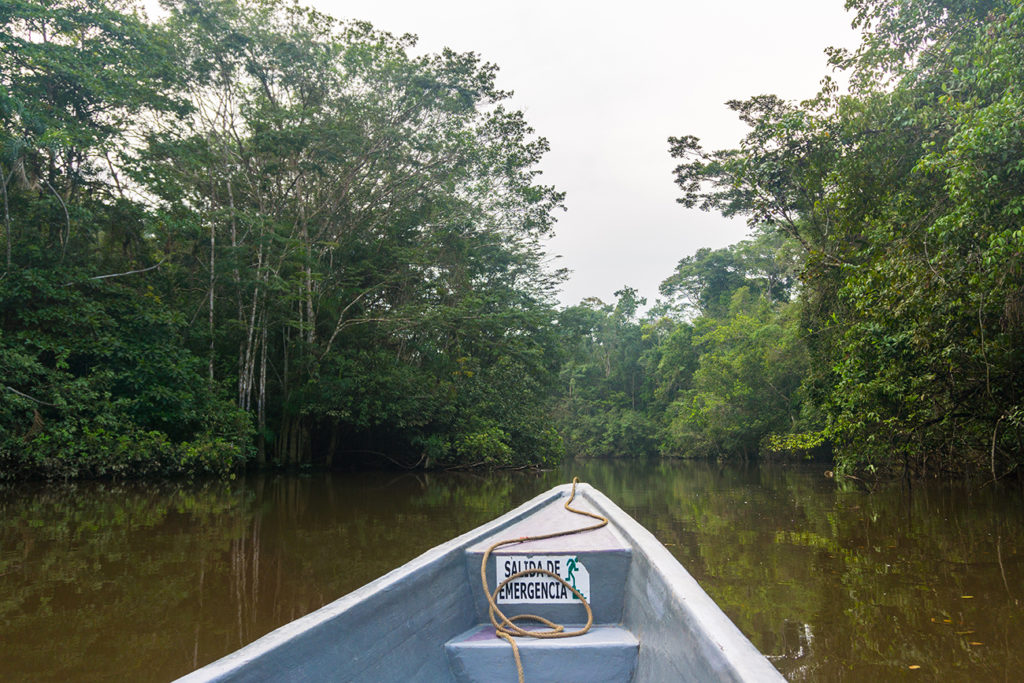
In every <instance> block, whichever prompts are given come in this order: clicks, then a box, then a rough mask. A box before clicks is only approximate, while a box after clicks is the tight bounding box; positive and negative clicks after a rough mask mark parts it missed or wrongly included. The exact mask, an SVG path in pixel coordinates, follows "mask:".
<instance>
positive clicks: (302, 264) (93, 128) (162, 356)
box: [0, 0, 561, 477]
mask: <svg viewBox="0 0 1024 683" xmlns="http://www.w3.org/2000/svg"><path fill="white" fill-rule="evenodd" d="M166 9H167V10H168V12H169V15H168V16H167V18H166V19H165V20H163V21H161V22H159V23H150V22H147V21H146V20H144V19H143V18H142V17H141V15H140V14H139V11H138V8H137V7H136V6H135V5H133V4H132V3H131V2H130V1H125V2H122V1H121V0H88V1H83V0H61V1H59V2H42V1H41V0H14V1H13V2H5V3H4V5H3V9H2V10H0V74H2V81H0V117H2V121H3V137H2V139H0V148H2V156H0V172H2V176H3V182H2V183H0V186H2V187H3V197H2V200H3V234H4V254H3V257H4V262H3V272H2V276H0V320H2V337H0V377H2V378H3V387H2V392H3V396H2V399H0V430H2V432H0V434H2V436H0V459H2V461H3V463H2V468H3V472H4V474H5V476H8V477H10V476H18V475H19V474H21V473H34V474H43V475H47V476H63V477H69V476H78V475H117V474H121V473H129V472H131V473H144V472H155V473H162V472H193V471H227V470H231V469H233V468H234V467H236V466H237V465H239V464H241V463H243V462H245V461H248V460H255V461H257V462H260V463H264V462H267V463H270V462H278V463H286V464H299V463H311V462H314V461H315V462H320V463H326V464H339V463H341V462H342V461H344V460H345V459H352V458H357V457H358V458H363V459H369V460H372V459H373V458H386V457H396V456H391V455H390V454H394V453H398V454H400V455H399V456H397V458H399V459H402V458H404V457H406V456H405V455H402V454H406V453H414V454H415V457H414V458H413V462H415V461H416V460H420V461H421V462H423V463H426V464H435V463H437V464H454V463H467V464H475V463H485V464H490V463H501V464H525V463H543V462H548V461H550V460H552V459H556V458H558V457H559V456H560V455H561V447H560V442H559V439H558V436H557V433H556V432H555V431H554V425H553V423H552V422H551V421H550V419H549V418H548V417H547V416H546V406H545V404H546V400H547V398H546V397H547V396H548V395H549V394H550V393H551V391H552V386H553V384H552V379H553V377H554V376H555V373H556V372H557V367H558V359H557V354H556V353H555V349H556V346H555V345H554V344H553V343H552V342H551V341H550V337H551V335H552V328H551V320H552V319H553V317H554V309H553V307H552V304H551V292H552V290H553V288H554V286H555V285H556V284H557V283H558V282H559V280H560V277H561V275H560V274H559V273H557V272H555V273H552V272H548V271H546V270H545V269H544V268H542V265H541V257H542V254H541V251H540V249H539V246H538V242H539V239H540V238H541V237H542V236H544V235H545V234H546V233H547V232H548V231H549V230H550V229H551V226H552V223H553V212H554V210H555V209H557V208H559V207H560V204H561V195H560V194H559V193H557V192H556V191H555V190H554V189H552V188H550V187H546V186H543V185H541V184H539V183H538V182H537V179H536V175H537V171H535V170H534V167H535V165H536V163H537V161H538V160H539V158H540V157H541V155H542V154H543V153H544V152H545V151H546V148H547V143H546V142H545V141H544V140H543V139H542V138H537V137H535V136H534V135H533V131H532V130H531V129H530V127H529V126H528V125H527V124H526V122H525V120H524V118H523V116H522V114H521V113H519V112H517V111H512V110H509V109H507V108H506V107H505V106H503V104H502V101H503V100H504V99H506V97H507V94H506V93H504V92H501V91H500V90H498V89H496V87H495V83H494V80H495V74H496V68H495V67H494V66H492V65H490V64H486V63H483V62H481V61H480V60H479V59H478V58H477V57H476V56H475V55H473V54H457V53H454V52H449V51H445V52H443V53H442V54H438V55H429V56H425V57H413V56H410V54H409V48H411V47H412V46H413V44H414V41H415V39H414V38H412V37H410V36H402V37H395V36H392V35H389V34H387V33H382V32H379V31H376V30H374V29H373V28H372V27H370V26H369V25H367V24H363V23H341V22H337V21H334V20H333V19H331V18H329V17H326V16H323V15H321V14H318V13H316V12H314V11H312V10H308V9H304V8H301V7H299V6H296V5H292V4H288V3H285V2H249V1H248V0H240V1H239V2H234V0H225V1H221V0H214V1H207V0H182V1H181V2H170V3H167V4H166ZM385 454H388V455H385Z"/></svg>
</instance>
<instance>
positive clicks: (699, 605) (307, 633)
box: [179, 484, 783, 683]
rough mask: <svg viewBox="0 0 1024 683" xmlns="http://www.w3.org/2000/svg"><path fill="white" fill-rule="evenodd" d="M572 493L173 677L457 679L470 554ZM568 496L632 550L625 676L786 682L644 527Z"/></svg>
mask: <svg viewBox="0 0 1024 683" xmlns="http://www.w3.org/2000/svg"><path fill="white" fill-rule="evenodd" d="M570 488H571V487H570V486H569V485H565V486H559V487H556V488H554V489H552V490H550V491H548V492H546V493H543V494H541V495H539V496H537V497H535V498H533V499H532V500H530V501H528V502H526V503H524V504H523V505H521V506H519V507H518V508H516V509H514V510H512V511H511V512H508V513H506V514H505V515H502V516H501V517H499V518H498V519H495V520H494V521H492V522H490V523H488V524H485V525H483V526H480V527H477V528H476V529H474V530H472V531H470V532H468V533H466V534H463V535H461V536H459V537H457V538H455V539H452V540H451V541H449V542H447V543H444V544H442V545H440V546H437V547H435V548H433V549H431V550H429V551H427V552H426V553H424V554H423V555H421V556H419V557H418V558H416V559H415V560H412V561H411V562H409V563H407V564H405V565H403V566H401V567H399V568H398V569H395V570H394V571H392V572H390V573H388V574H386V575H384V576H382V577H381V578H379V579H377V580H376V581H373V582H371V583H369V584H367V585H366V586H363V587H362V588H360V589H359V590H356V591H354V592H352V593H349V594H348V595H346V596H344V597H342V598H339V599H338V600H336V601H334V602H332V603H330V604H329V605H326V606H324V607H322V608H321V609H319V610H316V611H315V612H312V613H310V614H308V615H306V616H305V617H302V618H300V619H297V620H296V621H293V622H291V623H289V624H286V625H284V626H282V627H281V628H279V629H277V630H275V631H273V632H271V633H269V634H267V635H266V636H264V637H262V638H260V639H259V640H256V641H255V642H253V643H251V644H249V645H247V646H246V647H244V648H242V649H240V650H238V651H237V652H234V653H232V654H230V655H228V656H226V657H224V658H222V659H220V660H217V661H215V662H213V663H212V664H209V665H208V666H205V667H203V668H201V669H199V670H197V671H195V672H193V673H191V674H189V675H188V676H185V677H184V678H181V679H179V680H180V681H185V682H188V683H195V682H198V681H264V680H274V681H317V680H331V681H454V680H455V679H454V678H453V675H452V673H451V670H450V667H449V662H448V660H447V658H446V655H445V647H444V645H445V643H446V642H448V641H449V640H451V639H453V638H455V637H456V636H458V635H459V634H460V633H463V632H465V631H466V630H467V629H470V628H472V627H473V625H474V624H477V623H479V622H480V619H479V613H478V611H477V608H476V606H475V603H474V594H473V587H474V582H475V583H479V575H478V574H473V573H472V572H469V571H467V562H466V551H467V549H468V548H470V547H471V546H474V545H478V544H479V543H481V542H482V541H484V540H486V539H488V538H491V537H494V536H495V535H500V532H501V531H502V530H503V529H505V528H507V527H509V526H511V525H513V524H516V523H518V522H520V521H522V520H524V519H525V518H527V517H529V516H530V515H531V514H533V513H535V512H536V511H537V510H539V509H541V508H543V507H545V506H548V505H550V504H551V503H552V502H554V501H556V500H557V499H559V498H566V497H567V496H568V495H569V493H570ZM577 498H578V499H579V498H582V499H583V500H584V501H586V502H587V503H589V504H590V506H591V507H592V508H593V509H596V510H598V511H600V512H601V513H602V514H604V515H605V516H606V517H608V518H609V520H611V523H612V524H613V525H614V526H615V528H616V529H617V531H618V532H619V533H620V534H621V535H622V537H623V538H625V539H626V540H627V541H628V542H629V544H630V545H631V546H632V550H633V555H632V563H631V565H630V567H629V571H628V575H627V577H626V580H625V588H624V595H623V607H622V624H621V626H622V627H623V628H625V629H628V630H629V631H631V632H632V633H633V634H634V635H635V636H636V638H637V639H638V640H639V642H640V647H639V656H638V659H637V662H636V668H635V673H634V676H633V679H632V680H634V681H659V682H660V681H716V680H719V681H772V680H783V679H782V677H781V676H780V675H779V673H778V671H776V670H775V668H774V667H773V666H772V665H771V663H770V662H769V661H768V660H767V659H766V658H765V657H764V656H763V655H762V654H761V653H760V652H758V650H757V649H756V648H755V647H754V646H753V644H751V642H750V641H749V640H748V639H747V638H746V637H745V636H744V635H743V634H742V633H741V632H740V631H739V629H738V628H736V626H735V625H734V624H733V623H732V622H731V621H730V620H729V618H728V617H727V616H726V615H725V614H724V613H723V612H722V610H721V609H720V608H719V607H718V605H716V604H715V602H714V601H713V600H712V599H711V598H710V597H709V596H708V595H707V593H705V592H704V590H703V589H702V588H701V587H700V586H699V585H698V584H697V582H696V581H695V580H694V579H693V577H692V576H690V574H689V573H688V572H687V571H686V570H685V569H684V568H683V567H682V565H680V564H679V562H678V561H677V560H676V559H675V558H674V557H673V556H672V554H671V553H670V552H669V551H668V549H666V548H665V547H664V546H663V545H662V544H661V543H660V542H658V540H657V539H656V538H655V537H654V536H653V535H652V534H651V533H650V532H649V531H647V530H646V529H645V528H644V527H643V526H641V525H640V524H639V523H637V522H636V521H635V520H634V519H633V518H632V517H630V516H629V515H627V514H626V513H625V512H623V511H622V509H620V508H619V507H618V506H617V505H615V503H613V502H612V501H611V500H609V499H608V498H607V497H606V496H604V495H603V494H601V493H600V492H599V491H597V490H596V489H594V488H593V487H590V486H588V485H586V484H580V485H579V486H578V489H577ZM509 658H510V659H511V653H510V654H509ZM567 666H571V663H567ZM552 674H553V678H554V679H555V680H557V679H558V678H559V676H558V675H557V672H552Z"/></svg>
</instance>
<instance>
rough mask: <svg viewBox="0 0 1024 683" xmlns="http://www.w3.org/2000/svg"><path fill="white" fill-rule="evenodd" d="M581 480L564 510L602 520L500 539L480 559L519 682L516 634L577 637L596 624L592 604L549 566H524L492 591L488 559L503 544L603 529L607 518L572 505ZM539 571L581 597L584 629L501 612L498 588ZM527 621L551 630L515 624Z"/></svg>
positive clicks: (489, 600) (495, 621)
mask: <svg viewBox="0 0 1024 683" xmlns="http://www.w3.org/2000/svg"><path fill="white" fill-rule="evenodd" d="M578 482H579V477H573V478H572V494H571V495H570V496H569V500H567V501H565V509H566V510H568V511H569V512H574V513H576V514H577V515H583V516H585V517H591V518H593V519H597V520H600V521H599V523H597V524H593V525H591V526H587V527H583V528H580V529H569V530H568V531H556V532H554V533H550V534H541V535H540V536H521V537H519V538H510V539H507V540H504V541H498V542H497V543H495V544H493V545H492V546H491V547H489V548H488V549H487V550H486V551H485V552H484V557H483V560H481V561H480V582H481V584H482V585H483V588H484V595H485V596H487V604H488V605H489V609H488V614H489V616H490V618H491V623H492V624H494V631H495V633H496V634H497V635H498V637H500V638H504V639H505V640H507V641H508V642H509V644H510V645H511V646H512V656H513V657H515V660H516V671H517V672H518V673H519V683H523V661H522V659H521V658H520V656H519V646H518V645H516V641H515V640H514V637H520V636H521V637H527V638H572V637H574V636H582V635H583V634H584V633H586V632H587V631H589V630H590V627H591V626H593V624H594V612H593V610H591V609H590V605H589V604H587V599H586V598H584V597H583V595H582V594H581V593H580V592H579V591H578V590H576V588H575V587H574V586H573V585H572V584H570V583H569V582H568V581H566V580H565V579H563V578H562V577H561V576H559V575H558V574H555V573H554V572H552V571H548V570H547V569H540V568H534V569H524V570H523V571H521V572H516V573H515V574H512V575H511V576H508V577H507V578H505V580H503V581H502V582H501V583H499V584H498V585H497V586H496V587H495V588H494V592H493V593H492V592H491V591H490V590H489V589H488V588H487V559H488V558H489V557H490V556H491V553H492V552H494V551H495V550H496V549H497V548H500V547H502V546H506V545H512V544H513V543H525V542H526V541H541V540H544V539H546V538H557V537H559V536H571V535H572V534H582V533H583V532H585V531H594V530H595V529H600V528H601V527H603V526H605V525H607V524H608V518H607V517H604V516H602V515H599V514H597V513H594V512H587V511H586V510H579V509H577V508H574V507H570V505H569V504H570V503H572V501H573V499H574V498H576V484H577V483H578ZM495 571H497V570H495ZM537 574H546V575H547V576H551V577H554V578H555V579H558V581H559V582H561V583H562V585H564V586H565V587H566V588H568V589H569V590H571V591H572V592H573V594H574V595H575V596H576V597H577V598H578V599H579V601H580V602H581V603H583V606H584V607H585V608H586V610H587V623H586V625H585V626H583V628H581V629H579V630H577V631H566V630H565V626H563V625H561V624H556V623H554V622H552V621H550V620H548V619H545V618H544V617H541V616H538V615H536V614H520V615H517V616H514V617H508V616H505V613H504V612H502V611H501V608H499V607H498V604H497V597H498V593H499V591H501V589H502V588H504V587H505V585H506V584H507V583H509V582H510V581H514V580H515V579H518V578H520V577H523V576H533V575H537ZM527 620H528V621H536V622H539V623H541V624H544V625H545V626H547V627H548V629H550V630H547V631H543V630H541V631H527V630H526V629H523V628H521V627H519V626H517V625H516V624H515V623H513V622H516V621H527Z"/></svg>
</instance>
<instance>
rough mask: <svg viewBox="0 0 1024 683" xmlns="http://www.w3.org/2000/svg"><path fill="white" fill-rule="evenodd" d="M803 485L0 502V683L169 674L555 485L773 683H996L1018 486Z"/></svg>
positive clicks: (1015, 620) (757, 477) (508, 476)
mask: <svg viewBox="0 0 1024 683" xmlns="http://www.w3.org/2000/svg"><path fill="white" fill-rule="evenodd" d="M823 469H824V468H823V467H821V466H804V465H800V466H783V465H767V464H765V465H761V466H758V465H748V466H732V465H730V466H719V465H715V464H712V463H707V462H682V463H680V462H667V461H649V462H641V461H611V460H592V461H577V462H570V463H567V464H566V465H564V466H563V467H562V468H560V469H559V470H555V471H548V472H541V473H534V472H496V473H454V472H452V473H420V474H415V473H408V474H396V473H380V472H377V473H361V474H338V473H335V474H330V473H313V474H308V475H273V474H269V475H259V476H252V477H248V478H245V479H242V480H239V481H236V482H231V483H224V482H208V483H198V484H185V483H182V484H159V485H158V484H143V483H126V484H110V483H88V484H76V485H68V486H54V485H49V486H20V487H17V488H9V489H6V490H4V491H2V492H0V510H2V515H0V642H2V643H3V650H4V654H3V657H0V679H3V680H111V679H130V680H139V681H162V680H169V679H172V678H174V677H176V676H179V675H182V674H184V673H187V672H188V671H190V670H192V669H193V668H195V667H197V666H201V665H203V664H205V663H207V662H210V661H212V660H214V659H216V658H218V657H220V656H222V655H224V654H227V653H228V652H231V651H233V650H235V649H237V648H239V647H241V646H242V645H244V644H246V643H248V642H251V641H252V640H254V639H256V638H258V637H259V636H261V635H263V634H264V633H267V632H269V631H270V630H272V629H274V628H276V627H277V626H280V625H282V624H284V623H287V622H288V621H291V620H292V619H295V618H297V617H299V616H302V615H303V614H306V613H308V612H310V611H312V610H314V609H316V608H318V607H320V606H322V605H324V604H326V603H328V602H330V601H332V600H334V599H336V598H338V597H340V596H341V595H344V594H345V593H348V592H350V591H352V590H354V589H356V588H358V587H359V586H361V585H363V584H365V583H366V582H368V581H371V580H373V579H375V578H377V577H378V576H381V575H382V574H384V573H386V572H388V571H389V570H391V569H393V568H395V567H397V566H399V565H400V564H402V563H403V562H406V561H408V560H410V559H412V558H414V557H415V556H417V555H419V554H420V553H422V552H424V551H426V550H428V549H429V548H431V547H433V546H435V545H437V544H439V543H442V542H444V541H446V540H448V539H450V538H452V537H454V536H456V535H458V534H460V533H463V532H465V531H468V530H470V529H472V528H473V527H475V526H477V525H479V524H481V523H483V522H486V521H488V520H490V519H493V518H494V517H496V516H497V515H499V514H501V513H503V512H505V511H506V510H508V509H510V508H511V507H513V506H515V505H518V504H520V503H522V502H524V501H525V500H527V499H529V498H530V497H532V496H534V495H536V494H537V493H540V492H541V491H544V490H546V489H548V488H550V487H551V486H554V485H557V484H559V483H563V482H566V481H568V480H570V479H571V477H572V476H574V475H578V476H580V478H581V479H582V480H584V481H588V482H590V483H592V484H594V485H595V486H597V487H598V488H599V489H600V490H602V491H603V492H604V493H606V494H607V495H608V496H609V497H611V498H612V499H613V500H614V501H615V502H617V503H618V504H619V505H620V506H622V507H623V508H624V509H625V510H626V511H627V512H629V513H630V514H632V515H634V516H635V517H636V518H637V519H638V521H640V522H641V523H642V524H644V525H645V526H646V527H647V528H648V529H650V530H651V531H652V532H654V534H655V535H656V536H657V537H658V538H659V540H661V541H662V542H663V543H665V545H666V546H667V547H668V548H669V550H671V551H672V553H673V554H674V555H675V556H676V557H677V558H678V559H679V560H680V561H681V562H682V563H683V565H684V566H685V567H686V568H687V569H688V570H689V571H690V573H692V574H693V575H694V577H695V578H696V579H697V580H698V581H699V582H700V583H701V585H702V586H703V587H704V588H705V590H707V591H708V593H709V594H710V595H711V597H712V598H713V599H715V601H717V602H718V604H719V605H720V606H721V607H722V609H723V610H725V612H726V613H727V614H728V615H729V617H730V618H731V619H733V621H734V622H735V623H736V624H737V625H738V626H739V627H740V629H741V630H742V631H743V632H744V633H745V634H746V635H747V636H748V637H750V638H751V640H752V641H753V642H754V644H755V645H756V646H757V647H758V648H759V649H761V650H762V651H763V652H764V653H765V654H766V655H768V656H769V657H770V658H771V659H772V661H773V662H774V664H775V665H776V666H777V667H778V668H779V669H780V670H781V671H782V673H783V674H784V675H785V676H786V677H787V678H789V679H791V680H868V679H870V680H901V679H904V678H910V677H912V676H918V677H921V676H923V677H925V678H929V679H934V678H942V679H944V680H992V681H1002V680H1014V679H1016V674H1017V672H1019V671H1020V670H1021V668H1022V666H1024V605H1022V602H1021V601H1022V599H1024V595H1022V593H1024V504H1022V500H1021V494H1020V491H1019V489H1014V490H1005V489H1003V488H999V487H994V486H991V485H988V486H986V485H983V484H982V483H980V482H979V483H975V484H965V483H949V482H946V483H938V482H936V483H932V482H925V483H917V484H914V486H913V487H910V488H908V487H906V486H898V485H892V486H889V487H887V488H884V489H881V490H877V491H875V492H873V493H867V492H865V491H863V490H860V489H858V488H856V487H852V486H851V487H844V486H837V484H836V483H835V482H833V481H831V480H828V479H826V478H825V477H824V476H823ZM912 667H914V668H912ZM918 667H919V668H918Z"/></svg>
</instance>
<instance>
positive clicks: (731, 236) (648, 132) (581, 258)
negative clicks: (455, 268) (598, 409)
mask: <svg viewBox="0 0 1024 683" xmlns="http://www.w3.org/2000/svg"><path fill="white" fill-rule="evenodd" d="M307 1H308V0H307ZM310 4H311V5H312V6H314V7H316V8H317V9H319V10H321V11H324V12H326V13H328V14H331V15H333V16H335V17H338V18H342V19H361V20H366V21H369V22H371V23H372V24H373V25H374V26H376V27H377V28H380V29H383V30H386V31H390V32H392V33H396V34H401V33H415V34H417V35H418V36H419V38H420V43H419V47H420V48H422V49H423V50H425V51H429V52H435V51H437V50H440V49H441V48H442V47H446V46H447V47H451V48H453V49H455V50H458V51H460V52H465V51H473V52H476V53H478V54H480V55H481V56H482V57H483V58H484V59H486V60H487V61H490V62H493V63H495V64H497V65H498V66H499V67H500V68H501V73H500V76H499V81H498V84H499V86H500V87H501V88H503V89H506V90H514V91H515V97H514V99H513V101H512V104H513V105H515V106H516V107H517V108H519V109H522V110H523V111H524V112H525V113H526V117H527V120H528V121H529V122H530V124H531V125H532V126H533V127H534V128H535V129H536V130H537V133H538V134H539V135H542V136H544V137H546V138H547V139H548V140H549V141H550V143H551V152H550V153H549V154H548V156H547V158H546V159H545V161H544V163H543V165H542V169H543V171H544V175H543V176H542V178H541V180H542V182H544V183H546V184H551V185H554V186H556V187H557V188H558V189H559V190H562V191H564V192H566V193H567V197H566V206H567V207H568V211H567V212H566V213H562V214H559V221H558V225H557V226H556V236H555V237H554V238H553V239H552V240H551V241H550V243H549V245H548V248H549V252H551V253H552V254H559V255H561V259H559V260H558V261H556V263H558V264H559V265H561V266H564V267H567V268H569V269H571V270H572V271H573V273H572V276H571V278H570V280H569V281H568V282H567V283H566V284H565V287H564V291H563V294H562V297H561V301H562V303H564V304H574V303H578V302H579V301H580V300H581V299H583V298H585V297H588V296H597V297H600V298H601V299H603V300H604V301H606V302H611V301H613V300H614V297H613V294H612V293H613V292H614V291H615V290H617V289H619V288H621V287H622V286H623V285H629V286H631V287H635V288H636V289H638V290H639V291H640V293H641V295H643V296H646V297H647V298H648V303H649V304H651V303H654V299H655V298H656V297H657V296H658V284H659V283H660V282H661V281H662V280H663V279H665V278H666V277H668V276H669V275H670V274H671V273H672V271H673V270H674V268H675V265H676V263H677V262H678V261H679V259H680V258H682V257H684V256H687V255H689V254H692V253H694V252H695V251H696V250H697V249H699V248H701V247H712V248H719V247H723V246H725V245H728V244H732V243H734V242H737V241H739V240H741V239H743V238H744V237H745V236H746V227H745V225H744V224H743V222H742V221H727V220H725V219H724V218H722V217H720V216H718V215H712V214H706V213H702V212H701V211H698V210H687V209H684V208H683V207H682V206H681V205H679V204H677V203H676V202H675V199H676V197H677V196H678V195H677V192H676V187H675V185H674V183H673V176H672V168H673V167H674V166H675V163H676V162H675V160H673V159H671V158H670V157H669V155H668V144H667V142H666V139H667V138H668V137H669V136H670V135H685V134H693V135H696V136H698V137H700V138H701V140H702V141H704V143H705V146H706V147H710V148H721V147H731V146H734V145H735V144H736V143H737V142H738V140H739V139H740V137H741V136H742V135H743V132H744V129H743V127H742V125H741V124H740V123H739V122H737V121H736V118H735V116H734V115H733V113H732V112H731V111H729V110H728V109H727V108H726V107H725V104H724V103H725V102H726V100H729V99H742V98H746V97H749V96H751V95H757V94H762V93H774V94H777V95H779V96H781V97H784V98H786V99H794V100H801V99H806V98H808V97H811V96H812V95H814V94H815V93H816V92H817V89H818V83H819V81H820V80H821V78H822V76H824V75H825V74H826V73H827V69H826V63H825V62H826V60H825V55H824V49H825V47H827V46H829V45H840V46H845V47H853V46H854V45H856V43H857V35H856V33H855V32H854V31H853V30H852V29H851V28H850V19H851V18H850V16H848V14H847V13H846V11H845V10H844V9H843V0H662V1H656V0H633V2H616V3H609V2H600V1H598V2H576V1H571V0H517V1H516V2H501V3H498V2H488V1H487V0H312V1H311V2H310Z"/></svg>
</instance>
